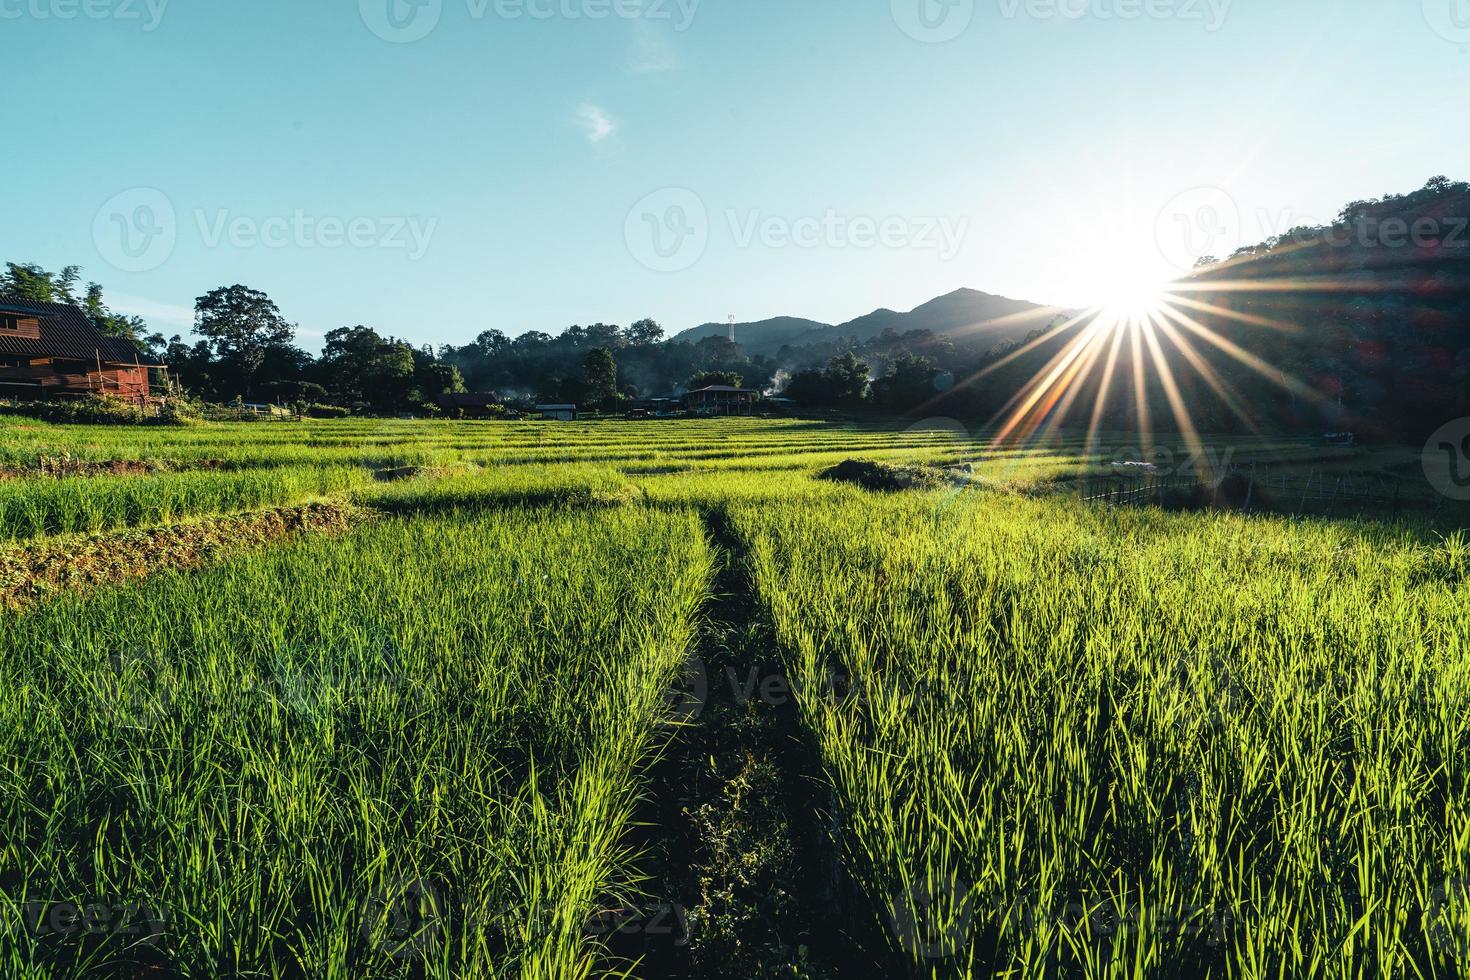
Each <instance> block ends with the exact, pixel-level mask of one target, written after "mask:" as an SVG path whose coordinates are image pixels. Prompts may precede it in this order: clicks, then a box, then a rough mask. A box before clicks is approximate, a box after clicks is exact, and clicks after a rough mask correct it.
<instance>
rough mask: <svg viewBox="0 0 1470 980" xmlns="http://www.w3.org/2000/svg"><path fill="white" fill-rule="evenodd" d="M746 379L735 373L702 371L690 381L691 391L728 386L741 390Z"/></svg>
mask: <svg viewBox="0 0 1470 980" xmlns="http://www.w3.org/2000/svg"><path fill="white" fill-rule="evenodd" d="M744 381H745V379H744V378H743V377H741V376H740V375H738V374H736V373H735V372H734V371H701V372H699V373H698V374H696V375H695V376H694V377H692V378H690V379H689V390H690V391H698V390H699V389H701V388H709V387H711V386H713V385H728V386H729V387H731V388H739V387H740V385H741V383H743V382H744Z"/></svg>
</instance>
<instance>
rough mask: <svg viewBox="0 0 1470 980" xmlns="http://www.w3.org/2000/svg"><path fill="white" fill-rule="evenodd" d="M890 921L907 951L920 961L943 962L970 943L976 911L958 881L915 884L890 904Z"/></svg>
mask: <svg viewBox="0 0 1470 980" xmlns="http://www.w3.org/2000/svg"><path fill="white" fill-rule="evenodd" d="M888 921H889V924H890V925H891V926H892V927H893V936H894V938H895V939H897V940H898V944H899V945H900V946H901V947H903V949H904V951H905V952H907V953H908V954H909V955H910V956H913V957H914V958H915V959H919V960H944V959H949V958H950V957H953V956H955V955H957V954H958V953H960V951H961V950H963V949H964V948H965V946H966V945H968V944H969V942H970V933H971V930H972V929H973V928H974V924H975V909H974V906H973V902H972V898H971V895H970V890H969V888H968V887H967V886H966V885H965V884H964V883H963V882H962V881H960V880H959V879H958V878H953V877H949V878H941V879H939V880H932V881H928V882H922V881H921V882H916V883H915V884H914V886H913V887H912V888H910V889H909V890H908V891H907V892H906V893H904V894H903V895H900V896H899V897H898V898H897V900H896V901H893V902H891V903H890V904H889V908H888Z"/></svg>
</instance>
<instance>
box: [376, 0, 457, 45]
mask: <svg viewBox="0 0 1470 980" xmlns="http://www.w3.org/2000/svg"><path fill="white" fill-rule="evenodd" d="M357 6H358V10H359V11H360V12H361V13H362V22H363V23H364V24H366V25H367V28H368V30H370V31H372V32H373V33H374V34H376V35H377V36H378V37H380V38H382V39H383V40H384V41H388V42H389V43H391V44H412V43H413V42H414V41H422V40H423V39H424V38H426V37H428V36H429V34H430V32H432V31H433V30H434V28H435V27H438V26H439V16H440V15H441V14H443V13H444V0H358V3H357Z"/></svg>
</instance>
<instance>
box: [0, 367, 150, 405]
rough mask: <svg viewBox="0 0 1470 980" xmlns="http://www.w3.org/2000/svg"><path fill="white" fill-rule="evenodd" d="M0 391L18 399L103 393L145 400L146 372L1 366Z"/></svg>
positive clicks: (111, 369)
mask: <svg viewBox="0 0 1470 980" xmlns="http://www.w3.org/2000/svg"><path fill="white" fill-rule="evenodd" d="M0 387H3V388H5V391H6V393H7V394H13V395H19V396H21V397H32V396H34V397H48V398H49V397H52V396H57V395H61V396H66V395H84V394H89V393H91V394H97V393H105V394H109V395H117V396H119V397H121V398H129V399H137V398H147V397H148V395H149V391H150V387H149V383H148V369H147V368H146V367H134V366H123V365H115V364H114V365H106V364H104V365H103V366H102V371H101V373H100V374H99V373H98V371H97V368H96V367H95V366H91V367H89V366H88V365H85V364H82V363H81V362H73V361H53V362H50V363H42V362H32V363H31V364H28V365H26V366H24V367H19V366H0Z"/></svg>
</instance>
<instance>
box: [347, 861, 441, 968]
mask: <svg viewBox="0 0 1470 980" xmlns="http://www.w3.org/2000/svg"><path fill="white" fill-rule="evenodd" d="M444 915H445V902H444V900H443V898H442V897H441V895H440V889H439V888H437V887H436V886H435V885H434V883H433V882H429V881H425V880H423V879H422V878H415V879H406V878H404V879H399V880H397V881H392V882H389V883H388V884H387V885H385V886H384V887H383V888H381V889H379V890H378V892H377V893H375V894H374V895H373V897H372V898H370V899H369V900H368V902H367V905H366V906H364V907H363V913H362V938H363V940H364V941H365V942H366V943H367V944H368V945H369V946H371V947H373V948H374V949H375V950H377V951H378V952H379V953H381V954H382V955H384V956H386V957H387V958H388V959H391V960H395V961H398V962H405V961H407V962H416V961H419V960H422V959H424V958H425V957H428V956H432V955H433V953H434V950H435V949H436V948H437V947H438V945H439V943H440V942H441V941H442V940H443V938H444Z"/></svg>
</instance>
